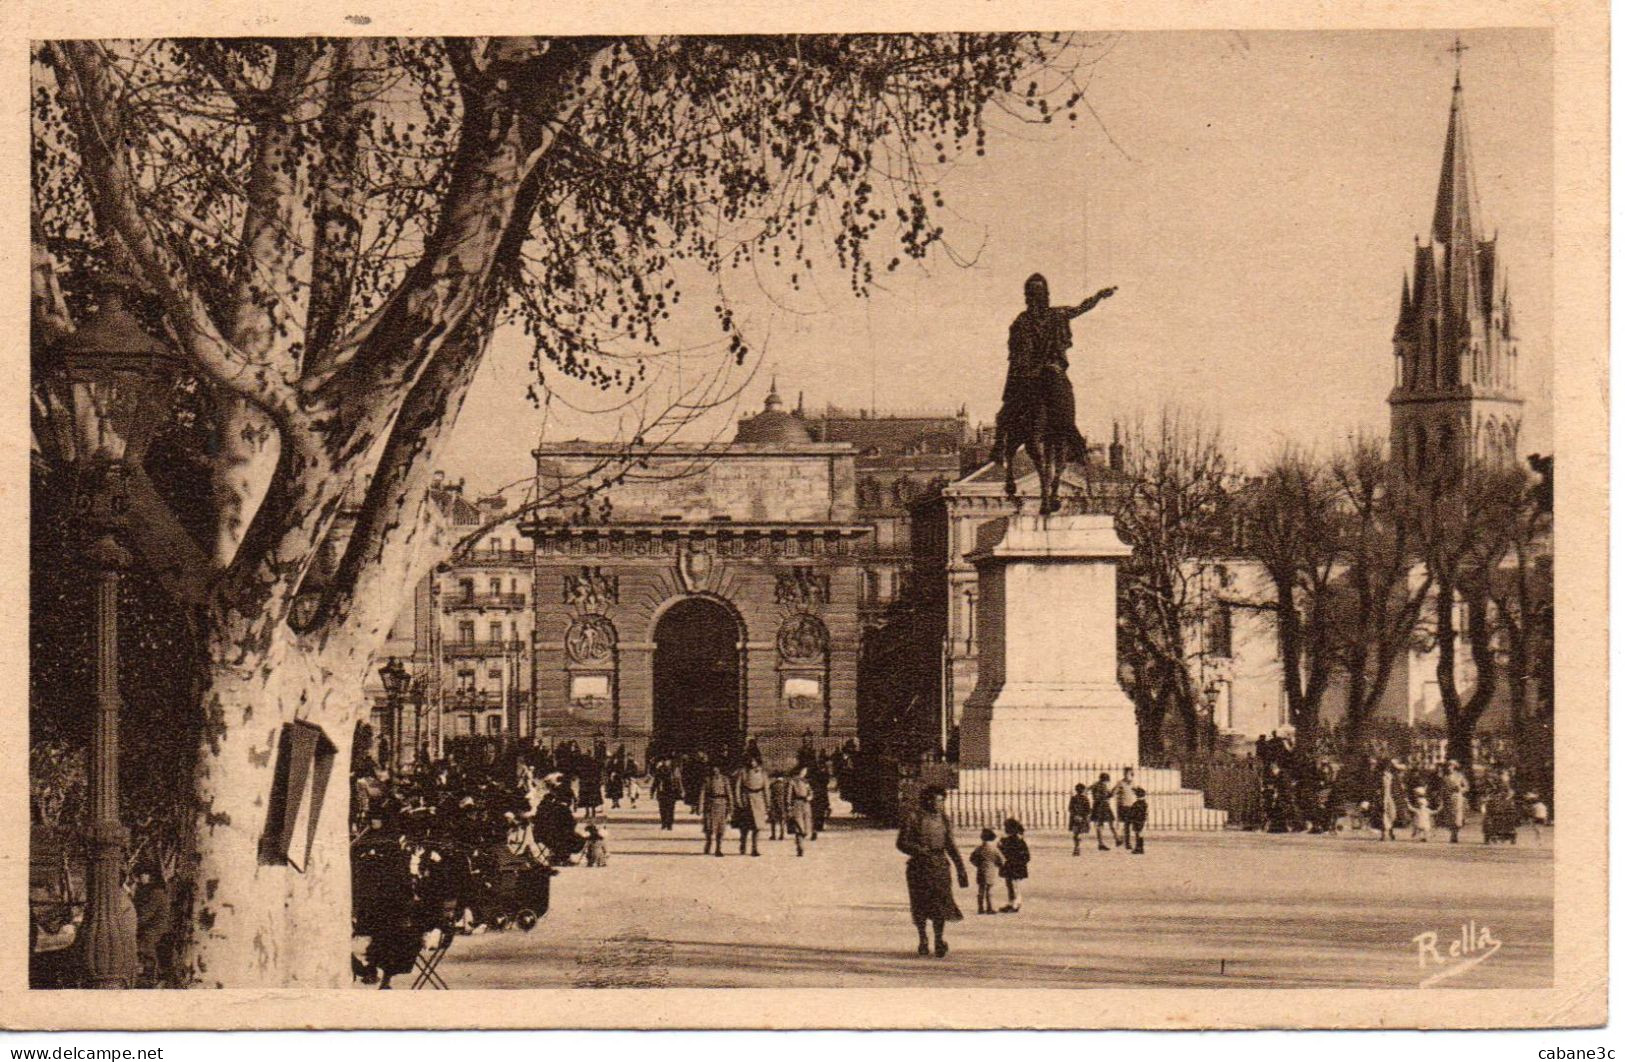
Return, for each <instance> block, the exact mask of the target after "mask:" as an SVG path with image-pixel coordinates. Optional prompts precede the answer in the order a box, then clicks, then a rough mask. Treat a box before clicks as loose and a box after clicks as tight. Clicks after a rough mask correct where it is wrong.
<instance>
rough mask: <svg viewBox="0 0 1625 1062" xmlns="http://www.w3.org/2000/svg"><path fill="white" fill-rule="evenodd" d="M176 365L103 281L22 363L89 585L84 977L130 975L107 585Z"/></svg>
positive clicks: (105, 984)
mask: <svg viewBox="0 0 1625 1062" xmlns="http://www.w3.org/2000/svg"><path fill="white" fill-rule="evenodd" d="M175 371H176V365H175V362H174V359H173V356H172V355H171V354H170V352H169V350H168V348H167V347H166V346H165V345H164V343H163V342H162V341H160V340H158V339H157V338H155V337H153V336H151V335H149V334H148V333H147V332H146V331H145V330H144V329H143V328H142V327H141V324H140V322H139V321H138V320H137V319H136V317H135V315H134V314H133V313H131V312H130V311H129V309H128V308H127V307H126V306H125V302H124V292H123V291H121V290H119V289H118V288H114V287H109V288H108V289H107V290H105V291H104V292H103V293H102V295H101V298H100V306H99V307H98V310H97V312H96V314H95V316H94V317H92V318H91V319H90V320H89V321H88V322H86V323H85V325H84V327H82V328H80V329H79V330H78V331H76V332H74V333H72V334H71V335H69V336H67V337H65V338H63V339H62V340H60V341H58V342H57V343H56V344H55V345H53V346H52V347H51V348H49V349H48V350H46V351H44V352H43V357H42V358H41V359H40V361H39V362H38V363H37V364H36V365H35V366H34V377H35V384H36V386H37V388H38V390H37V392H36V409H37V410H38V411H39V413H40V414H41V415H42V419H43V420H44V422H45V424H46V425H47V426H48V438H47V439H45V440H42V442H43V443H44V444H45V445H49V446H53V447H54V449H55V457H56V458H57V459H58V460H60V461H61V462H62V463H63V464H64V465H65V466H66V467H67V468H68V469H69V470H71V472H72V474H73V476H74V481H75V498H74V506H75V512H76V514H78V515H79V516H80V517H81V526H82V527H83V529H84V532H85V534H84V539H83V542H84V544H83V545H82V547H81V550H82V556H83V558H84V560H85V563H86V566H87V567H88V568H89V570H90V572H91V575H92V580H93V584H94V593H93V603H94V609H95V614H94V623H93V625H92V628H91V638H92V645H93V649H92V659H93V662H94V663H93V666H94V671H95V698H96V710H95V714H94V716H93V721H92V726H91V737H90V771H89V774H90V809H89V813H90V821H89V823H88V826H87V828H86V831H85V840H86V843H87V845H88V847H89V849H90V860H89V866H88V878H89V881H88V891H89V894H90V895H89V903H88V906H87V909H86V911H85V924H84V929H83V934H82V939H81V942H80V956H81V959H82V961H83V963H84V976H85V983H86V984H87V985H89V986H90V987H93V988H129V987H130V986H131V985H132V984H133V983H134V981H135V976H136V970H137V962H136V941H135V924H134V916H133V911H131V910H130V909H129V901H128V899H127V898H126V897H125V896H124V891H123V875H124V859H125V849H126V846H127V843H128V832H127V831H126V830H125V828H124V824H123V823H122V822H121V821H120V820H119V778H118V759H119V708H120V706H121V698H120V695H119V679H118V593H119V581H120V573H122V572H123V571H125V570H127V569H128V568H129V566H130V563H131V556H130V553H129V551H128V550H126V549H125V548H124V546H123V545H122V544H121V543H120V542H119V538H120V536H121V534H122V532H123V529H124V525H125V515H124V514H125V509H126V506H127V494H126V486H125V477H126V475H127V473H128V470H129V469H130V468H133V467H136V466H138V465H139V464H140V462H141V459H142V457H143V456H144V455H145V453H146V450H147V444H148V443H149V442H150V441H151V438H152V434H153V431H154V430H155V429H156V427H157V426H158V424H159V423H160V422H161V420H162V418H163V416H164V413H165V411H166V410H167V407H168V392H169V388H170V386H171V385H172V382H173V380H174V376H175Z"/></svg>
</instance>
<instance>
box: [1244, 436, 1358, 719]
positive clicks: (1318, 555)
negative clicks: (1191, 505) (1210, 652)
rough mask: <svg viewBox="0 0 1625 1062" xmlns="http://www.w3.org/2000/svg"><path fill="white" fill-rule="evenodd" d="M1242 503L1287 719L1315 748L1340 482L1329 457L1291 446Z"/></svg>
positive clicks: (1327, 651)
mask: <svg viewBox="0 0 1625 1062" xmlns="http://www.w3.org/2000/svg"><path fill="white" fill-rule="evenodd" d="M1242 505H1243V509H1244V512H1245V513H1246V528H1247V533H1246V537H1245V540H1244V543H1243V546H1244V552H1245V554H1246V555H1248V556H1250V557H1252V558H1253V559H1254V560H1256V561H1257V562H1258V563H1259V565H1260V566H1261V567H1262V568H1263V569H1264V573H1265V575H1266V576H1267V577H1268V579H1269V583H1270V586H1271V588H1272V590H1273V593H1272V594H1271V595H1270V597H1269V598H1268V599H1267V600H1265V601H1260V602H1256V603H1254V607H1256V608H1260V609H1263V610H1264V611H1267V612H1268V613H1269V614H1270V615H1271V616H1272V617H1273V619H1274V621H1275V644H1276V652H1277V655H1278V657H1279V659H1280V661H1281V677H1282V682H1283V685H1284V687H1285V690H1286V700H1287V718H1288V720H1289V721H1290V722H1291V724H1292V726H1293V729H1294V731H1295V733H1296V735H1297V740H1298V742H1299V744H1300V745H1301V746H1302V747H1303V748H1306V749H1309V748H1313V747H1314V744H1315V740H1316V738H1317V736H1318V735H1319V732H1320V706H1321V701H1322V700H1323V699H1324V698H1325V695H1326V690H1327V688H1328V687H1329V685H1330V683H1331V678H1332V673H1333V667H1334V663H1335V657H1336V647H1335V644H1334V637H1335V635H1334V631H1335V624H1334V616H1335V606H1334V604H1333V600H1332V599H1333V594H1334V585H1333V584H1334V581H1335V578H1336V575H1337V570H1338V566H1339V560H1340V551H1341V532H1342V526H1341V525H1342V519H1341V514H1340V513H1339V510H1338V497H1337V489H1336V483H1335V480H1334V478H1333V476H1332V474H1331V471H1330V469H1329V468H1328V467H1327V465H1326V464H1325V463H1324V462H1322V461H1319V460H1317V459H1316V458H1315V457H1314V456H1312V455H1310V454H1307V453H1303V452H1301V451H1296V450H1290V451H1287V452H1286V453H1283V454H1281V455H1280V456H1279V457H1277V458H1276V459H1275V460H1274V462H1272V463H1271V464H1270V465H1269V467H1268V468H1266V469H1265V470H1264V473H1263V474H1262V475H1261V476H1260V477H1259V478H1258V479H1257V480H1256V481H1255V482H1253V483H1250V484H1249V485H1248V488H1247V492H1246V496H1245V498H1244V499H1243V502H1242Z"/></svg>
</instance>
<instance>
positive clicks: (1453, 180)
mask: <svg viewBox="0 0 1625 1062" xmlns="http://www.w3.org/2000/svg"><path fill="white" fill-rule="evenodd" d="M1473 198H1474V196H1473V174H1472V168H1471V165H1470V160H1469V157H1468V151H1467V116H1466V114H1465V112H1464V111H1463V108H1462V91H1461V70H1460V68H1457V70H1456V84H1455V87H1454V88H1452V89H1451V90H1450V125H1449V127H1448V128H1447V129H1446V130H1445V137H1444V162H1443V164H1442V165H1441V166H1440V168H1439V196H1438V199H1437V200H1436V201H1435V203H1434V207H1433V238H1434V239H1435V240H1437V241H1438V242H1440V243H1442V244H1445V245H1447V246H1449V245H1451V244H1453V243H1454V242H1455V240H1456V239H1457V238H1460V239H1463V240H1465V241H1468V245H1469V246H1471V241H1472V240H1473V239H1475V233H1474V231H1473Z"/></svg>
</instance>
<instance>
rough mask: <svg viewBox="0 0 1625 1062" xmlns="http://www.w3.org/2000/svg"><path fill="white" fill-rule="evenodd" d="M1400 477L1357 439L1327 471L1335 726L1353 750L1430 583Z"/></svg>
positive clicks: (1410, 638) (1412, 631)
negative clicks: (1334, 552) (1338, 702)
mask: <svg viewBox="0 0 1625 1062" xmlns="http://www.w3.org/2000/svg"><path fill="white" fill-rule="evenodd" d="M1402 475H1403V472H1402V470H1401V469H1400V468H1399V466H1397V465H1396V464H1394V463H1391V462H1390V461H1389V459H1388V456H1387V454H1386V451H1385V449H1384V446H1383V444H1382V442H1381V441H1380V440H1378V439H1375V438H1371V437H1363V438H1358V439H1355V440H1353V441H1351V442H1350V444H1349V446H1348V447H1347V448H1346V449H1345V450H1344V451H1343V452H1342V453H1341V454H1339V455H1338V456H1337V457H1336V458H1335V459H1334V460H1333V461H1332V465H1331V479H1332V482H1333V484H1334V486H1335V490H1336V504H1337V507H1338V510H1339V513H1340V515H1341V521H1342V531H1341V534H1340V536H1339V537H1340V543H1341V546H1340V550H1341V554H1342V557H1341V561H1342V563H1341V565H1340V567H1339V572H1338V575H1337V580H1336V586H1335V595H1336V596H1335V599H1334V604H1335V609H1336V615H1335V619H1334V623H1333V627H1332V635H1333V640H1334V641H1333V652H1334V654H1335V658H1336V662H1337V667H1338V670H1339V671H1340V672H1341V673H1342V675H1343V677H1344V682H1345V685H1344V690H1343V695H1344V700H1343V727H1344V733H1345V736H1346V738H1347V741H1348V744H1349V747H1350V748H1351V749H1355V748H1358V747H1359V746H1360V744H1361V742H1362V740H1363V739H1364V736H1365V732H1366V725H1367V723H1369V721H1370V720H1371V718H1372V716H1373V715H1374V714H1375V713H1376V711H1377V708H1378V706H1379V705H1381V703H1382V700H1383V697H1384V695H1385V694H1386V692H1387V689H1388V683H1389V680H1390V679H1391V677H1392V676H1393V671H1394V666H1395V664H1397V663H1398V662H1399V661H1400V659H1402V657H1403V656H1404V654H1405V653H1406V652H1408V651H1409V649H1410V647H1411V646H1412V644H1413V643H1414V641H1415V637H1416V627H1417V623H1418V622H1419V621H1420V619H1421V614H1422V606H1423V604H1424V602H1426V601H1427V599H1428V595H1429V592H1430V591H1431V590H1432V587H1433V581H1432V577H1431V575H1429V574H1428V571H1427V569H1426V567H1425V566H1421V565H1419V564H1418V563H1417V561H1418V554H1417V542H1416V533H1415V527H1414V526H1413V524H1412V522H1411V521H1410V520H1408V519H1406V515H1407V509H1406V505H1407V499H1408V492H1407V489H1406V487H1405V484H1404V481H1403V479H1402Z"/></svg>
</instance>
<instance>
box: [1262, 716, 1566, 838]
mask: <svg viewBox="0 0 1625 1062" xmlns="http://www.w3.org/2000/svg"><path fill="white" fill-rule="evenodd" d="M1256 754H1257V759H1256V764H1257V769H1258V788H1259V792H1258V816H1257V821H1256V822H1255V823H1254V825H1255V826H1256V827H1257V828H1259V829H1262V830H1265V831H1267V832H1270V833H1298V832H1307V833H1326V834H1331V833H1342V832H1347V831H1350V830H1364V829H1370V830H1375V831H1376V832H1377V834H1378V836H1379V837H1380V838H1381V839H1382V840H1385V841H1394V840H1398V839H1400V836H1401V832H1402V831H1404V833H1405V835H1406V836H1408V838H1409V839H1411V840H1414V841H1421V842H1425V841H1428V840H1431V839H1432V838H1433V837H1434V836H1435V835H1436V834H1437V835H1439V836H1440V837H1441V839H1445V840H1447V841H1448V843H1452V844H1455V843H1459V842H1460V840H1461V837H1462V832H1463V831H1464V830H1465V829H1466V828H1467V821H1468V816H1469V813H1470V812H1471V811H1472V810H1474V809H1475V808H1476V809H1477V810H1478V811H1479V812H1480V813H1481V815H1482V819H1481V821H1482V824H1483V833H1484V840H1485V841H1486V842H1489V841H1495V840H1503V839H1506V840H1515V839H1516V836H1517V829H1518V827H1519V826H1520V825H1526V824H1533V825H1534V826H1535V827H1536V830H1537V834H1538V828H1539V826H1540V825H1541V824H1544V823H1545V822H1546V821H1547V818H1548V811H1547V807H1546V804H1545V802H1544V801H1543V800H1541V798H1540V797H1539V796H1538V795H1537V794H1535V793H1524V794H1522V795H1519V793H1518V791H1517V788H1516V786H1515V783H1514V776H1513V771H1512V770H1511V768H1508V767H1504V766H1500V765H1495V764H1490V765H1487V766H1485V767H1483V768H1482V770H1481V772H1480V773H1479V774H1478V775H1477V776H1476V778H1475V777H1474V776H1473V775H1471V774H1469V773H1468V772H1467V771H1465V770H1464V769H1463V768H1462V766H1461V764H1460V763H1459V762H1457V761H1456V760H1446V761H1444V762H1442V763H1439V764H1438V765H1436V766H1431V767H1430V766H1425V765H1419V764H1415V763H1409V762H1407V761H1404V760H1399V759H1392V758H1388V757H1383V756H1377V755H1368V756H1365V757H1361V758H1358V759H1356V760H1354V761H1353V762H1352V763H1345V762H1343V760H1341V759H1339V758H1337V757H1333V756H1310V755H1306V754H1303V753H1301V752H1300V751H1299V750H1298V749H1297V748H1296V747H1295V746H1294V744H1293V742H1292V741H1291V739H1290V738H1285V737H1282V736H1280V735H1279V734H1276V735H1271V736H1270V737H1267V738H1266V737H1264V736H1263V735H1260V736H1259V738H1258V742H1257V745H1256Z"/></svg>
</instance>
